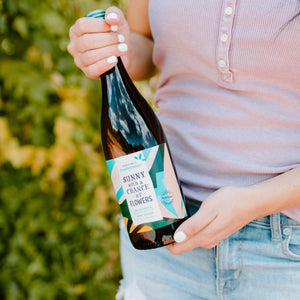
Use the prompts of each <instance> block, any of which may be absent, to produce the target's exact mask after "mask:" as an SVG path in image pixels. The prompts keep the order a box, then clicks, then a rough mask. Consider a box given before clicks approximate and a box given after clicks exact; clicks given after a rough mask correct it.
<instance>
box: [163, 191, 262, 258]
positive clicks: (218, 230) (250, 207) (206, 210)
mask: <svg viewBox="0 0 300 300" xmlns="http://www.w3.org/2000/svg"><path fill="white" fill-rule="evenodd" d="M253 198H255V197H253V194H252V193H251V188H250V187H233V186H226V187H223V188H221V189H219V190H218V191H216V192H214V193H212V194H211V195H210V196H209V197H208V198H207V199H205V200H204V201H203V203H202V205H201V207H200V209H199V210H198V212H197V213H196V214H195V215H193V216H192V217H191V218H189V219H188V220H186V221H185V222H184V223H182V225H180V226H179V228H178V229H177V230H176V233H175V236H174V238H175V240H176V241H177V242H176V243H174V244H171V245H169V246H167V247H168V249H169V250H170V251H171V252H172V253H173V254H174V255H177V254H181V253H184V252H187V251H189V250H192V249H194V248H196V247H203V248H208V249H210V248H213V247H215V246H216V245H217V244H218V243H219V242H220V241H222V240H223V239H225V238H226V237H228V236H230V235H231V234H233V233H234V232H236V231H237V230H239V229H240V228H242V227H244V226H245V225H246V224H248V223H249V222H251V221H252V220H254V219H256V218H258V217H262V216H263V213H262V211H258V209H257V207H256V205H257V202H256V201H257V200H258V199H253Z"/></svg>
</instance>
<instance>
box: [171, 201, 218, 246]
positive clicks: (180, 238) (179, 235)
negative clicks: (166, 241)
mask: <svg viewBox="0 0 300 300" xmlns="http://www.w3.org/2000/svg"><path fill="white" fill-rule="evenodd" d="M216 217H217V214H212V215H209V214H207V211H206V210H205V209H202V210H201V207H200V209H199V210H198V211H197V212H196V213H195V214H194V215H193V216H192V217H190V218H189V219H187V220H186V221H184V222H183V223H182V224H181V225H180V226H179V227H178V229H177V230H176V232H175V234H174V240H175V242H177V243H182V242H184V241H187V240H188V239H190V238H192V237H193V236H195V235H196V234H197V233H198V232H200V231H201V230H203V229H204V228H205V227H207V226H208V225H209V224H210V223H211V222H213V221H214V220H215V218H216Z"/></svg>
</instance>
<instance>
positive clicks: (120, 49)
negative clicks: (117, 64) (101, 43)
mask: <svg viewBox="0 0 300 300" xmlns="http://www.w3.org/2000/svg"><path fill="white" fill-rule="evenodd" d="M118 49H119V51H121V52H125V51H127V50H128V46H127V45H126V44H119V45H118Z"/></svg>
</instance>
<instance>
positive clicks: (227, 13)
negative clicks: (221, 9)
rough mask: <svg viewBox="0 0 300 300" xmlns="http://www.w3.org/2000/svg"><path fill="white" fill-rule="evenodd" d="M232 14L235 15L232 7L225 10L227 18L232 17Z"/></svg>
mask: <svg viewBox="0 0 300 300" xmlns="http://www.w3.org/2000/svg"><path fill="white" fill-rule="evenodd" d="M232 13H233V9H232V7H231V6H227V7H226V8H225V14H226V15H227V16H231V15H232Z"/></svg>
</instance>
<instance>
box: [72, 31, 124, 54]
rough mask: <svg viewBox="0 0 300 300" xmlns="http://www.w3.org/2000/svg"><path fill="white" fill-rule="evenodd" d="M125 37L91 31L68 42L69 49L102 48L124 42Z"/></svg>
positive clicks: (80, 50) (79, 50) (75, 50)
mask: <svg viewBox="0 0 300 300" xmlns="http://www.w3.org/2000/svg"><path fill="white" fill-rule="evenodd" d="M124 41H125V37H124V36H123V35H122V34H117V33H111V32H110V33H91V34H85V35H82V36H80V37H78V38H76V39H74V40H73V41H72V42H71V43H70V47H69V48H70V51H73V52H80V53H83V52H85V51H89V50H94V49H98V48H104V47H107V46H110V45H114V44H118V43H120V42H122V43H123V42H124Z"/></svg>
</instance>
